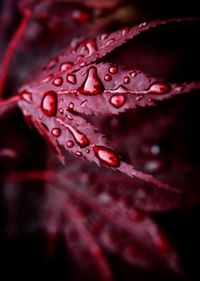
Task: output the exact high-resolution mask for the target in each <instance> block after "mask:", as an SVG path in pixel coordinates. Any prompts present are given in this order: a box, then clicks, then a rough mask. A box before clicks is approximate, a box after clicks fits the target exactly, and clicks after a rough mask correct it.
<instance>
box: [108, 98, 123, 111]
mask: <svg viewBox="0 0 200 281" xmlns="http://www.w3.org/2000/svg"><path fill="white" fill-rule="evenodd" d="M124 102H125V97H124V96H122V95H114V96H112V97H111V99H110V103H111V104H112V105H113V106H114V107H116V108H120V107H122V106H123V105H124Z"/></svg>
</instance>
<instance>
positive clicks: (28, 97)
mask: <svg viewBox="0 0 200 281" xmlns="http://www.w3.org/2000/svg"><path fill="white" fill-rule="evenodd" d="M19 95H20V97H21V98H22V99H23V100H24V101H26V102H27V103H32V101H33V99H32V94H31V93H30V92H28V91H26V90H24V91H22V92H20V93H19Z"/></svg>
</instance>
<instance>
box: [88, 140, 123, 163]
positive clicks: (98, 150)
mask: <svg viewBox="0 0 200 281" xmlns="http://www.w3.org/2000/svg"><path fill="white" fill-rule="evenodd" d="M92 148H93V150H94V154H95V156H96V157H97V158H98V159H99V160H100V161H101V163H103V164H105V165H107V166H110V167H119V166H120V159H119V156H118V155H117V154H116V153H115V152H114V151H112V150H111V149H110V148H107V147H104V146H99V145H92Z"/></svg>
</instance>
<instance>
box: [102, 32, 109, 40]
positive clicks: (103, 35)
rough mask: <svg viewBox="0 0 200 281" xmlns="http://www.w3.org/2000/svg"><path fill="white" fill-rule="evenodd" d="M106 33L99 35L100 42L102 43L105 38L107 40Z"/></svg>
mask: <svg viewBox="0 0 200 281" xmlns="http://www.w3.org/2000/svg"><path fill="white" fill-rule="evenodd" d="M108 35H109V34H108V33H103V34H101V37H100V39H101V40H102V41H104V40H106V39H107V38H108Z"/></svg>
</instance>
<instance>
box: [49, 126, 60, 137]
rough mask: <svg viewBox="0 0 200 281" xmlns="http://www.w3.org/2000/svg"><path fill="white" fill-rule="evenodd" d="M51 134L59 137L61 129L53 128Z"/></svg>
mask: <svg viewBox="0 0 200 281" xmlns="http://www.w3.org/2000/svg"><path fill="white" fill-rule="evenodd" d="M51 134H52V135H53V136H54V137H59V136H60V134H61V129H60V128H53V129H52V131H51Z"/></svg>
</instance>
